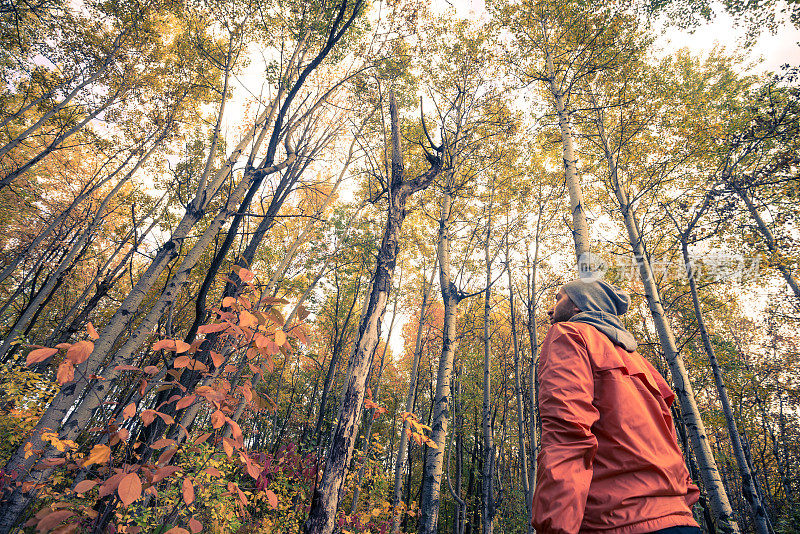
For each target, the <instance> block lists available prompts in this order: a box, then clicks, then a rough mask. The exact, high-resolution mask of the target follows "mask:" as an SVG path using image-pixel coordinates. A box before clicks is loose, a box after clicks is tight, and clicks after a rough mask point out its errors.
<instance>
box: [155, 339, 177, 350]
mask: <svg viewBox="0 0 800 534" xmlns="http://www.w3.org/2000/svg"><path fill="white" fill-rule="evenodd" d="M162 349H168V350H175V341H174V340H172V339H162V340H161V341H156V342H155V343H153V350H162Z"/></svg>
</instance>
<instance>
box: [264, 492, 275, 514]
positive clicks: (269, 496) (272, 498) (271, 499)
mask: <svg viewBox="0 0 800 534" xmlns="http://www.w3.org/2000/svg"><path fill="white" fill-rule="evenodd" d="M264 493H265V494H266V495H267V500H268V501H269V505H270V507H271V508H272V509H273V510H274V509H276V508H277V507H278V496H277V495H275V492H274V491H272V490H266V491H265V492H264Z"/></svg>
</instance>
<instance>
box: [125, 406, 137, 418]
mask: <svg viewBox="0 0 800 534" xmlns="http://www.w3.org/2000/svg"><path fill="white" fill-rule="evenodd" d="M134 415H136V403H135V402H132V403H130V404H129V405H127V406H125V409H124V410H122V417H123V418H124V419H130V418H131V417H133V416H134Z"/></svg>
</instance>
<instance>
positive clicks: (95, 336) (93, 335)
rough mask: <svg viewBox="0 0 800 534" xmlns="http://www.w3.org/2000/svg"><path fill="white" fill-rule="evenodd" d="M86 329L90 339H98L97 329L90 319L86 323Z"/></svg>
mask: <svg viewBox="0 0 800 534" xmlns="http://www.w3.org/2000/svg"><path fill="white" fill-rule="evenodd" d="M86 331H87V332H88V333H89V337H90V338H92V339H100V335H99V334H98V333H97V330H95V329H94V325H93V324H92V322H91V321H89V322H88V323H86Z"/></svg>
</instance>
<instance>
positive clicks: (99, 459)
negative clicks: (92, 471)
mask: <svg viewBox="0 0 800 534" xmlns="http://www.w3.org/2000/svg"><path fill="white" fill-rule="evenodd" d="M110 459H111V449H110V448H109V447H107V446H106V445H95V446H94V447H92V450H91V451H90V452H89V456H88V457H87V458H86V461H85V462H83V467H88V466H90V465H92V464H104V463H106V462H107V461H109V460H110Z"/></svg>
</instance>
